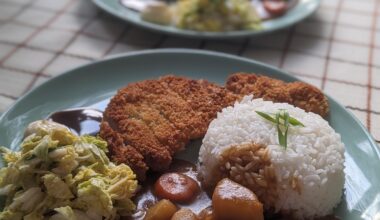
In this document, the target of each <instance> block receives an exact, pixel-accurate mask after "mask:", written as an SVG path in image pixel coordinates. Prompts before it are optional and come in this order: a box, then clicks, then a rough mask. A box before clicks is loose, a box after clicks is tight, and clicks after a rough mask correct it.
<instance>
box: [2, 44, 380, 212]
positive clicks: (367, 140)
mask: <svg viewBox="0 0 380 220" xmlns="http://www.w3.org/2000/svg"><path fill="white" fill-rule="evenodd" d="M152 54H153V55H160V54H166V55H170V54H175V55H178V54H182V55H203V56H210V57H216V58H219V59H229V60H231V61H236V62H244V63H246V64H250V65H257V66H261V67H263V68H268V69H270V70H272V71H273V72H277V73H278V74H280V75H283V76H285V77H286V78H288V79H289V80H290V81H293V80H298V81H302V82H304V80H302V79H299V78H298V77H296V76H293V75H291V74H289V73H288V72H286V71H284V70H281V69H279V68H277V67H275V66H272V65H269V64H266V63H262V62H260V61H256V60H253V59H250V58H245V57H240V56H237V55H231V54H226V53H221V52H214V51H205V50H199V49H151V50H142V51H135V52H129V53H124V54H116V55H113V56H109V57H106V58H104V59H100V60H98V61H95V62H91V63H87V64H84V65H81V66H78V67H75V68H72V69H69V70H67V71H64V72H63V73H62V74H60V75H58V76H56V77H53V78H51V79H49V80H48V81H46V82H44V83H42V84H41V85H39V86H37V87H35V88H33V89H32V90H30V91H29V92H27V93H25V94H24V95H22V96H20V98H19V99H18V100H17V101H15V102H14V103H13V104H12V106H11V107H10V108H9V109H8V110H7V111H5V112H4V113H3V114H2V115H0V124H3V123H4V120H5V121H6V119H7V117H8V116H9V115H11V114H12V112H13V110H17V107H18V105H23V104H24V102H27V100H28V98H29V96H33V93H38V92H39V91H40V90H43V89H44V88H43V87H44V85H47V84H50V83H54V82H56V81H59V80H61V79H64V78H65V77H73V76H74V75H75V74H76V73H77V71H82V70H81V69H82V68H83V69H85V68H89V67H91V66H93V65H102V63H106V62H110V61H112V60H118V59H128V58H136V57H139V56H146V55H152ZM277 73H276V74H277ZM262 74H265V73H262ZM116 89H118V88H115V90H116ZM325 95H326V96H327V97H328V99H329V101H330V102H332V103H333V104H334V105H336V106H337V107H339V108H341V109H340V111H344V113H345V114H347V117H350V118H351V119H350V120H352V122H353V123H355V124H356V125H357V126H358V128H360V129H361V131H360V132H361V133H362V135H363V138H364V140H365V143H367V144H368V145H369V146H370V148H371V149H373V150H374V154H375V155H374V156H375V157H376V158H377V159H378V160H379V161H380V147H379V145H378V144H377V142H376V141H375V139H374V138H373V137H372V135H371V134H370V133H369V131H368V130H367V128H365V126H364V125H363V124H362V123H361V122H360V120H359V119H358V118H357V117H356V116H355V115H354V114H353V113H352V112H350V111H348V110H347V109H346V108H345V107H344V106H343V105H341V104H340V103H339V102H337V101H336V100H335V99H334V98H331V97H330V96H329V95H327V94H325ZM338 110H339V109H338ZM23 113H24V112H23ZM19 116H22V114H19V115H18V117H19ZM345 178H346V177H345ZM354 210H356V209H354ZM359 213H360V214H363V212H362V211H359ZM364 219H366V218H364Z"/></svg>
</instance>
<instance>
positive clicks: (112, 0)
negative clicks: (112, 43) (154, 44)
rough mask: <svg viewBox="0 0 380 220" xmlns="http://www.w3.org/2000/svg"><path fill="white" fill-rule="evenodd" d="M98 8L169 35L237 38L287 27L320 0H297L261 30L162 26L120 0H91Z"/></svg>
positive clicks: (264, 23)
mask: <svg viewBox="0 0 380 220" xmlns="http://www.w3.org/2000/svg"><path fill="white" fill-rule="evenodd" d="M92 1H93V2H94V3H95V4H96V5H97V6H98V7H99V8H101V9H103V10H105V11H106V12H108V13H110V14H112V15H114V16H116V17H118V18H120V19H123V20H125V21H127V22H129V23H132V24H134V25H137V26H140V27H142V28H145V29H149V30H152V31H156V32H161V33H165V34H170V35H179V36H184V37H192V38H214V39H218V38H219V39H221V38H238V37H248V36H255V35H261V34H266V33H270V32H273V31H275V30H279V29H282V28H286V27H289V26H291V25H293V24H295V23H297V22H299V21H301V20H303V19H305V18H306V17H307V16H309V15H311V14H312V13H313V12H314V11H315V10H316V9H317V8H318V7H319V4H320V0H298V3H297V5H296V6H295V7H294V8H292V9H291V10H289V11H288V12H287V13H286V14H285V15H283V16H281V17H279V18H276V19H271V20H268V21H264V22H263V23H262V26H263V29H262V30H256V31H255V30H242V31H230V32H199V31H191V30H184V29H179V28H176V27H172V26H163V25H158V24H154V23H150V22H147V21H144V20H142V19H141V18H140V13H139V12H136V11H133V10H131V9H128V8H126V7H124V6H122V5H121V4H120V0H92Z"/></svg>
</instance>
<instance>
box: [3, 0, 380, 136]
mask: <svg viewBox="0 0 380 220" xmlns="http://www.w3.org/2000/svg"><path fill="white" fill-rule="evenodd" d="M379 15H380V0H324V1H322V4H321V7H320V9H318V11H317V12H316V13H315V14H314V15H312V16H311V17H310V18H308V19H306V20H305V21H303V22H301V23H299V24H297V25H295V26H293V27H292V28H290V29H287V30H284V31H280V32H277V33H274V34H271V35H268V36H264V37H259V38H254V39H241V40H230V41H208V40H204V41H202V40H190V39H182V38H175V37H170V36H166V35H160V34H155V33H151V32H147V31H143V30H140V29H137V28H135V27H133V26H130V25H127V24H126V23H124V22H123V21H120V20H117V19H115V18H113V17H111V16H109V15H107V14H105V13H104V12H102V11H99V10H98V9H97V8H96V7H95V6H94V5H93V4H92V3H91V1H89V0H60V1H53V0H0V113H1V112H3V111H5V110H6V109H7V108H8V107H9V106H10V105H11V104H12V103H13V102H14V101H15V100H16V99H17V98H18V97H19V96H20V95H22V94H24V93H25V92H27V91H28V90H30V89H31V88H33V87H35V86H37V85H39V84H40V83H42V82H44V81H46V80H47V79H49V78H51V77H54V76H56V75H58V74H61V73H63V72H64V71H66V70H68V69H71V68H73V67H75V66H78V65H82V64H85V63H88V62H91V61H94V60H98V59H101V58H103V57H106V56H109V55H111V54H117V53H122V52H128V51H136V50H142V49H148V48H167V47H181V48H201V49H205V50H216V51H222V52H226V53H230V54H236V55H239V56H244V57H249V58H253V59H256V60H260V61H263V62H265V63H269V64H271V65H274V66H278V67H280V68H282V69H284V70H285V71H287V72H289V73H290V74H293V75H295V76H297V77H299V78H301V79H303V80H305V81H307V82H309V83H311V84H313V85H315V86H317V87H319V88H321V89H323V90H324V91H325V92H326V93H327V94H329V95H331V96H332V97H334V98H335V99H337V100H338V101H339V102H340V103H342V104H343V105H345V106H346V107H347V108H348V109H349V110H350V111H352V112H353V113H354V114H355V115H356V117H358V118H359V119H360V121H361V122H362V123H363V124H364V125H365V126H366V127H367V128H368V130H369V131H370V132H371V134H372V135H373V136H374V137H375V139H376V141H378V142H379V141H380V16H379Z"/></svg>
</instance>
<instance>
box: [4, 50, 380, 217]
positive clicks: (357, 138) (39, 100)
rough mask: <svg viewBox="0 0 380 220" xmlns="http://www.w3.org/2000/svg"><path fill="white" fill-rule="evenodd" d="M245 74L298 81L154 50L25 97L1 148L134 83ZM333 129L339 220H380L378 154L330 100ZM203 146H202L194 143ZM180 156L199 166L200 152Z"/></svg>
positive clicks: (196, 54) (85, 70) (192, 54)
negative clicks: (340, 153)
mask: <svg viewBox="0 0 380 220" xmlns="http://www.w3.org/2000/svg"><path fill="white" fill-rule="evenodd" d="M238 71H246V72H255V73H260V74H264V75H267V76H270V77H274V78H278V79H281V80H285V81H294V80H296V78H294V77H293V76H290V75H288V74H286V73H284V72H283V71H281V70H279V69H276V68H274V67H271V66H268V65H265V64H262V63H259V62H256V61H252V60H248V59H244V58H239V57H236V56H231V55H226V54H221V53H214V52H204V51H200V50H181V49H177V50H175V49H168V50H154V51H144V52H138V53H132V54H127V55H122V56H117V57H112V58H109V59H106V60H103V61H99V62H95V63H92V64H89V65H86V66H83V67H80V68H77V69H74V70H71V71H69V72H67V73H65V74H63V75H60V76H59V77H56V78H53V79H51V80H50V81H48V82H46V83H45V84H43V85H41V86H39V87H38V88H36V89H34V90H33V91H31V92H29V93H28V94H26V95H25V96H24V97H22V98H21V99H19V100H18V101H17V102H16V104H15V105H13V106H12V107H11V108H10V109H9V111H8V112H6V113H4V114H3V115H2V117H1V118H0V145H4V146H10V147H11V148H12V149H16V148H17V145H18V143H19V141H20V139H21V137H22V135H23V129H24V128H25V126H26V125H27V124H28V123H29V122H31V121H34V120H38V119H41V118H45V117H46V116H48V115H49V114H50V113H51V112H54V111H58V110H63V109H67V108H75V107H85V106H94V105H95V106H98V107H99V106H103V107H104V105H105V104H106V102H107V100H108V99H109V97H111V96H112V95H113V94H115V92H116V90H117V89H118V88H121V87H123V86H125V85H126V84H128V83H130V82H134V81H139V80H144V79H150V78H152V79H153V78H157V77H159V76H160V75H165V74H180V75H184V76H188V77H191V78H194V79H200V78H203V79H207V80H210V81H213V82H217V83H219V84H223V83H224V82H225V79H226V78H227V76H228V75H229V74H230V73H234V72H238ZM329 102H330V107H331V113H330V116H329V118H328V120H329V122H330V124H331V126H332V127H334V128H335V129H336V131H337V132H338V133H340V134H341V135H342V139H343V142H344V143H345V145H346V164H345V165H346V170H345V173H346V184H345V196H344V198H343V200H342V203H341V204H340V205H339V206H338V207H337V208H336V210H335V214H336V215H337V216H339V217H340V218H341V219H345V220H346V219H374V216H375V215H376V214H377V215H378V216H380V175H379V168H380V152H379V148H378V146H377V145H376V143H375V142H374V140H373V138H372V137H371V136H370V135H369V134H368V132H367V130H366V129H365V128H364V127H363V126H362V125H361V123H360V122H359V121H358V120H357V119H356V118H355V117H354V116H353V115H352V114H351V113H349V112H348V111H347V110H346V109H345V108H344V107H343V106H341V105H340V104H339V103H337V102H336V101H335V100H333V99H331V98H330V99H329ZM195 144H199V142H198V143H197V142H196V143H195ZM182 156H185V157H187V158H188V159H190V160H196V158H197V152H187V154H186V153H185V154H184V155H183V154H182Z"/></svg>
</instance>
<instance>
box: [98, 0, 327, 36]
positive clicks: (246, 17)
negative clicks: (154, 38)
mask: <svg viewBox="0 0 380 220" xmlns="http://www.w3.org/2000/svg"><path fill="white" fill-rule="evenodd" d="M93 2H94V3H95V4H96V5H97V6H98V7H100V8H101V9H103V10H105V11H107V12H108V13H110V14H112V15H114V16H116V17H118V18H120V19H123V20H125V21H127V22H129V23H132V24H134V25H137V26H140V27H143V28H146V29H150V30H153V31H156V32H161V33H165V34H171V35H179V36H185V37H193V38H214V39H221V38H238V37H247V36H254V35H261V34H265V33H269V32H273V31H275V30H279V29H283V28H286V27H289V26H291V25H293V24H295V23H297V22H299V21H301V20H303V19H305V18H306V17H308V16H309V15H311V14H312V13H313V12H314V11H315V10H316V9H317V8H318V7H319V4H320V0H290V1H281V0H277V1H274V0H272V1H270V0H266V1H244V0H229V1H208V0H202V1H201V0H181V1H178V2H176V3H167V2H163V1H158V0H153V1H137V0H122V1H120V0H93ZM284 2H286V3H284ZM248 5H249V6H248ZM250 6H252V7H250ZM284 7H285V8H287V9H286V10H285V9H284ZM222 18H223V19H222Z"/></svg>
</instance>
